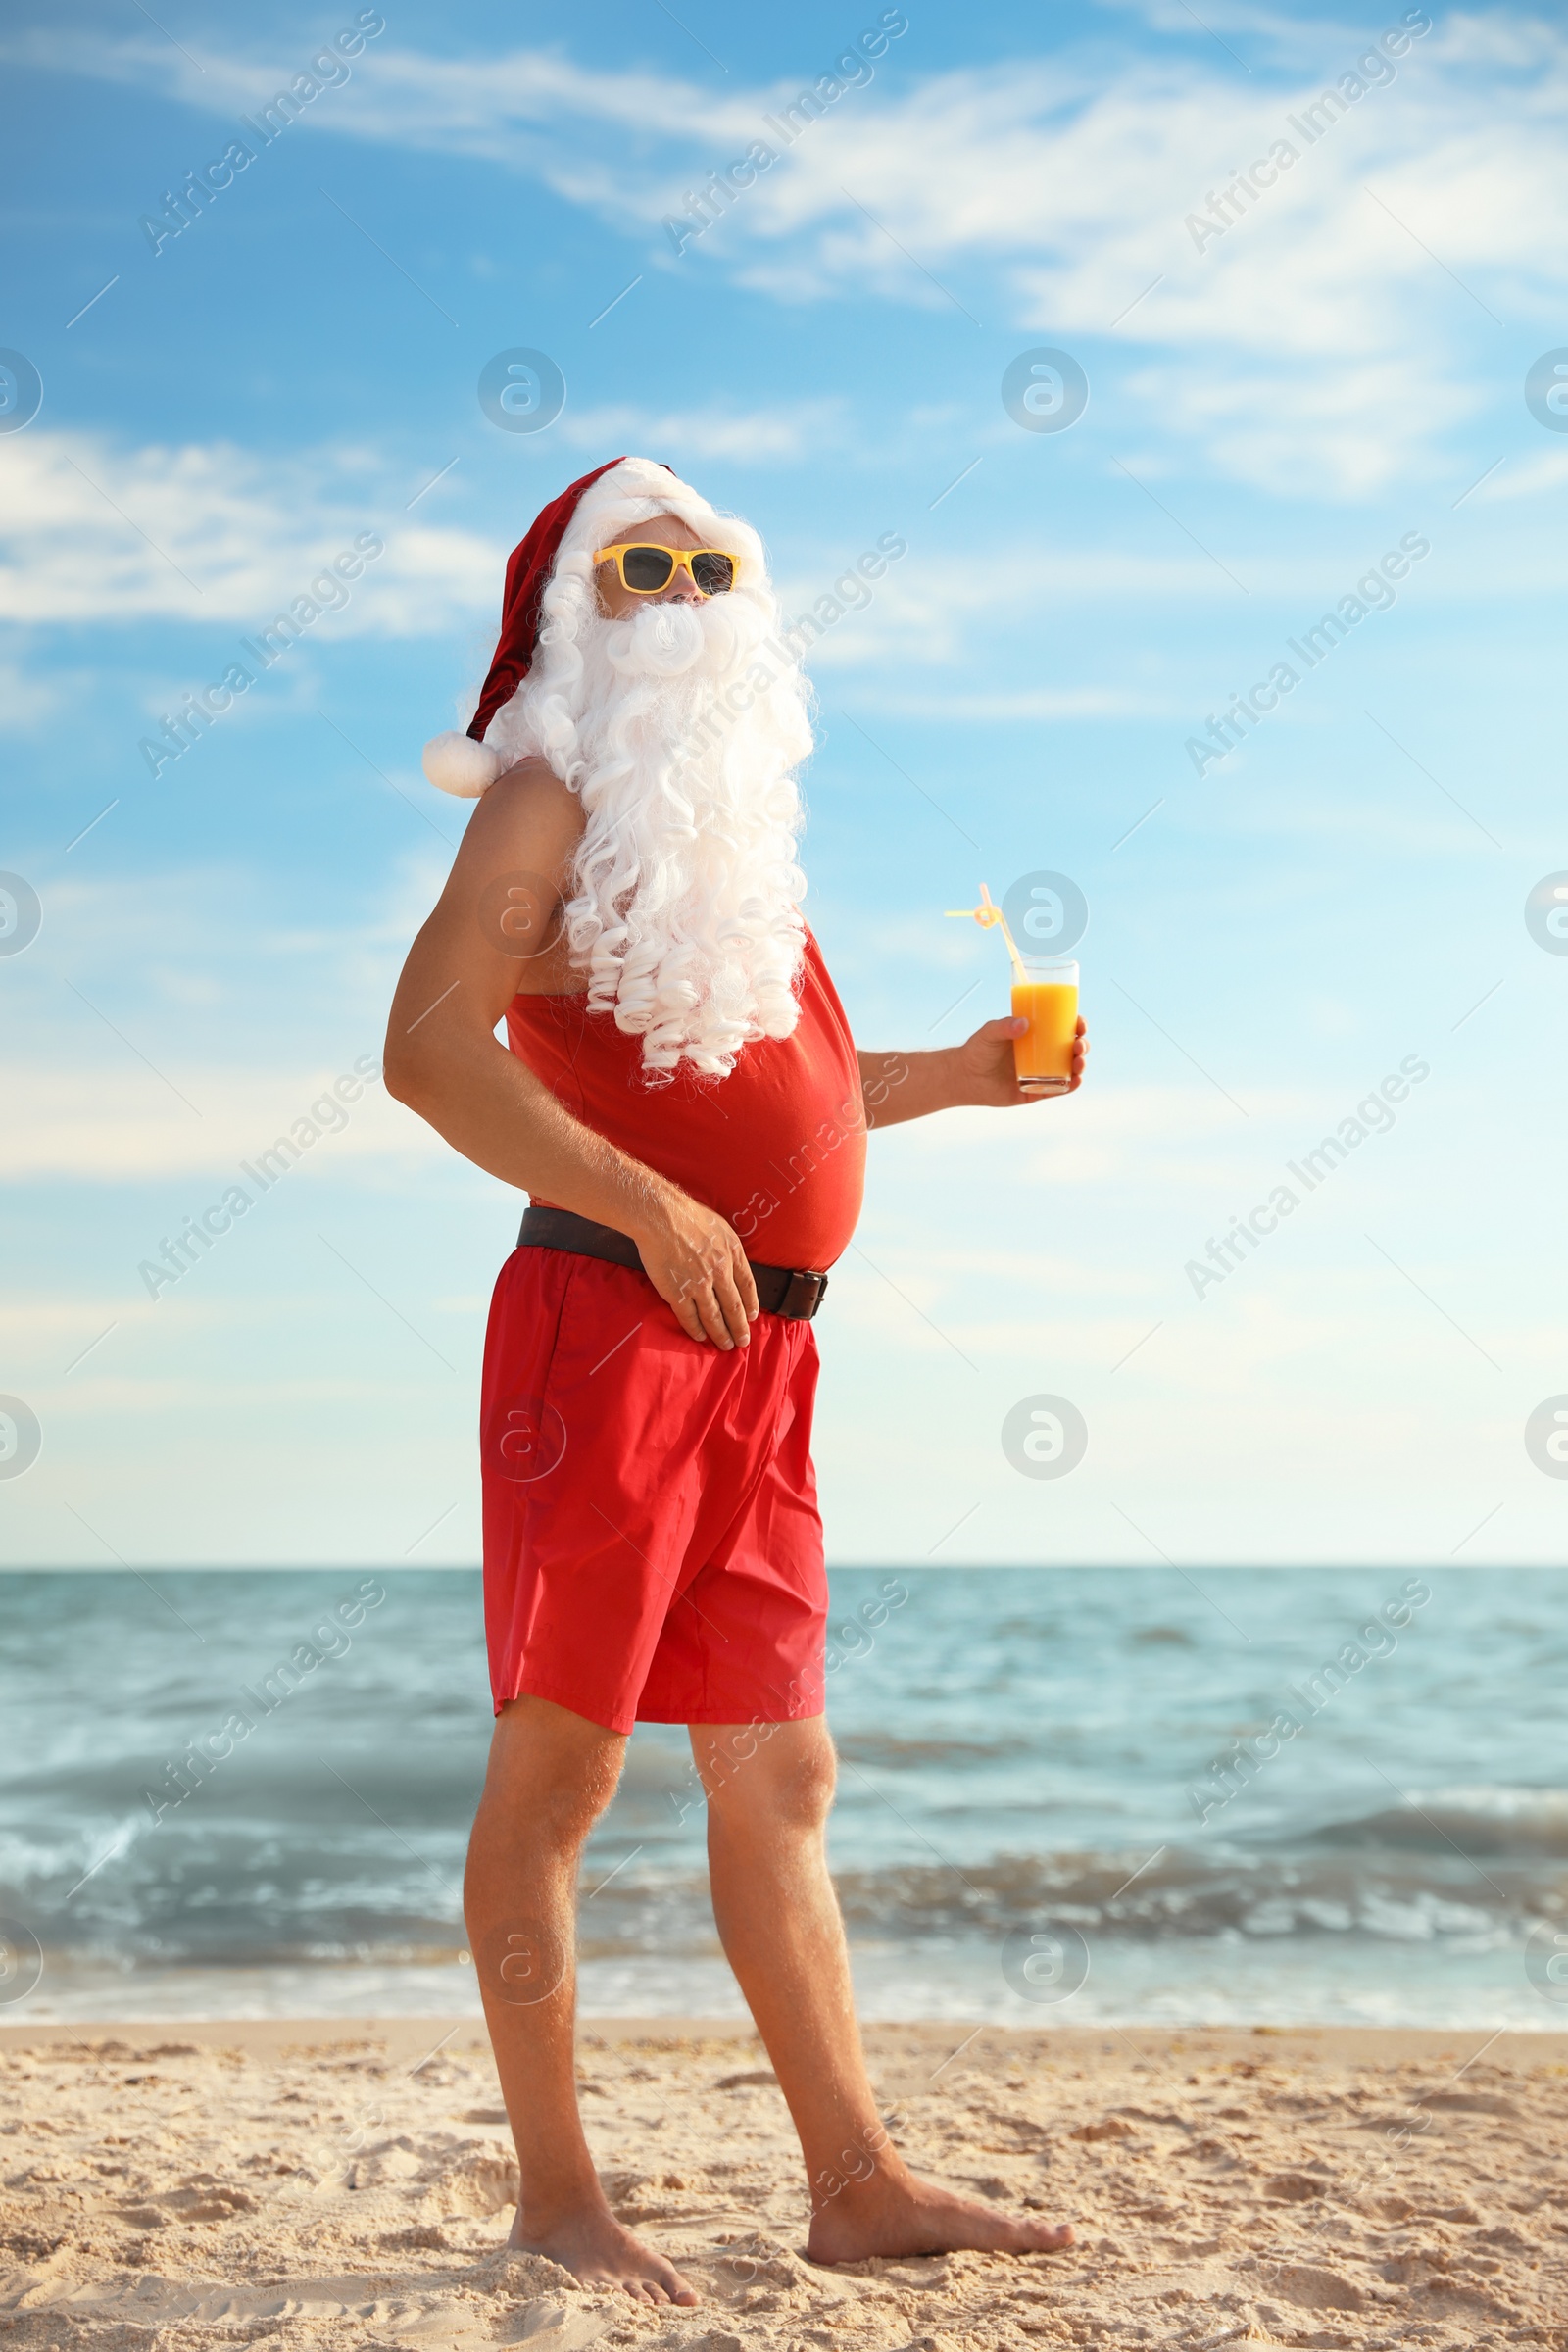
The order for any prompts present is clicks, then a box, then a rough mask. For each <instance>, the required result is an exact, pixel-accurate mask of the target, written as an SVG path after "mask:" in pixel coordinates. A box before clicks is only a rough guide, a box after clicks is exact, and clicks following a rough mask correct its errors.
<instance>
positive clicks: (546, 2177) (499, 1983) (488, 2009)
mask: <svg viewBox="0 0 1568 2352" xmlns="http://www.w3.org/2000/svg"><path fill="white" fill-rule="evenodd" d="M625 1748H626V1742H625V1740H623V1739H622V1738H621V1737H620V1735H619V1734H618V1733H615V1732H607V1731H605V1730H603V1729H602V1728H601V1726H600V1725H598V1724H597V1723H589V1722H587V1721H586V1720H585V1719H584V1718H583V1717H582V1716H581V1715H573V1714H572V1713H571V1712H570V1711H569V1709H567V1708H565V1707H558V1706H555V1705H553V1704H552V1703H551V1701H550V1700H549V1699H546V1698H518V1699H514V1700H513V1701H512V1702H511V1704H510V1705H508V1706H507V1707H505V1708H503V1710H502V1713H501V1717H500V1720H499V1721H498V1723H497V1725H496V1732H495V1739H494V1741H493V1743H492V1745H491V1749H490V1763H489V1769H488V1771H487V1773H486V1775H485V1784H484V1794H483V1796H482V1797H481V1798H480V1800H479V1810H478V1813H477V1815H476V1817H475V1820H474V1824H473V1836H472V1838H471V1840H470V1842H469V1846H468V1868H467V1876H466V1881H465V1884H464V1910H465V1913H466V1918H467V1923H468V1940H469V1944H470V1947H471V1949H472V1952H473V1960H474V1966H475V1968H476V1969H477V1971H478V1976H479V1989H480V1991H481V1993H482V1995H483V1998H484V2011H485V2017H486V2020H487V2021H488V2024H489V2027H490V2039H491V2042H492V2044H493V2046H494V2049H495V2054H496V2065H497V2067H498V2069H499V2070H500V2075H501V2088H502V2093H503V2095H504V2097H505V2099H506V2102H507V2113H508V2115H509V2116H510V2117H511V2119H512V2131H513V2136H514V2138H515V2141H516V2143H517V2165H518V2170H519V2172H520V2173H521V2176H522V2192H521V2197H520V2200H519V2202H518V2205H517V2218H516V2221H515V2225H514V2227H513V2231H512V2243H513V2245H515V2246H518V2247H521V2248H522V2249H523V2250H524V2251H525V2252H527V2253H531V2254H548V2255H549V2256H550V2257H551V2259H552V2260H553V2261H555V2262H559V2263H561V2264H563V2265H564V2268H565V2269H566V2270H568V2271H573V2272H575V2273H576V2275H577V2277H578V2278H581V2279H582V2280H583V2281H584V2282H585V2283H586V2284H591V2285H596V2286H597V2285H618V2286H623V2287H625V2289H626V2291H627V2292H628V2294H631V2295H633V2296H635V2297H637V2298H639V2299H640V2300H643V2301H646V2302H650V2303H695V2302H696V2301H697V2296H696V2294H695V2293H694V2292H693V2290H692V2288H691V2287H690V2286H689V2285H688V2284H687V2282H686V2280H685V2279H684V2278H682V2277H681V2276H680V2273H679V2272H678V2271H676V2270H674V2269H673V2268H672V2267H671V2266H670V2264H669V2263H667V2262H665V2261H663V2260H662V2257H661V2256H659V2255H657V2254H654V2253H651V2252H650V2251H649V2249H648V2248H647V2247H646V2246H644V2245H641V2244H639V2242H638V2241H637V2239H636V2238H634V2237H633V2236H632V2235H631V2232H630V2231H629V2230H627V2229H622V2228H621V2226H620V2224H619V2223H618V2222H617V2221H616V2220H615V2218H614V2216H613V2214H612V2212H611V2210H610V2207H609V2205H608V2204H607V2203H606V2201H605V2195H604V2191H603V2189H602V2188H601V2187H600V2185H599V2178H598V2175H597V2174H596V2173H595V2171H594V2166H593V2159H592V2157H591V2156H590V2155H589V2152H588V2143H587V2141H586V2139H585V2138H584V2137H583V2130H582V2119H581V2117H580V2116H579V2114H578V2111H577V2085H576V2070H575V2066H574V2050H573V2039H574V2035H573V2028H574V2023H575V2014H576V1973H575V1967H574V1952H575V1940H576V1937H575V1928H576V1900H577V1871H578V1865H579V1861H580V1858H581V1854H582V1848H583V1843H584V1841H585V1839H586V1838H587V1836H588V1833H589V1831H590V1830H591V1829H592V1828H593V1825H594V1823H595V1821H596V1820H597V1819H598V1818H599V1815H600V1814H601V1813H602V1812H603V1811H604V1809H605V1807H606V1806H607V1805H608V1804H609V1802H610V1800H611V1798H612V1796H613V1794H614V1792H615V1783H616V1781H617V1780H618V1779H619V1777H620V1766H621V1759H622V1757H623V1755H624V1754H625Z"/></svg>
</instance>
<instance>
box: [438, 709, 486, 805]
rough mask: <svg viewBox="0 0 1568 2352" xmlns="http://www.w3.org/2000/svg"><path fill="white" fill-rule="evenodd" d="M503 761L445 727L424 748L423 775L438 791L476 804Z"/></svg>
mask: <svg viewBox="0 0 1568 2352" xmlns="http://www.w3.org/2000/svg"><path fill="white" fill-rule="evenodd" d="M504 764H505V762H504V761H503V760H502V757H501V754H500V753H499V752H493V751H492V750H491V749H490V746H489V745H488V744H487V743H475V742H474V740H473V738H472V736H471V735H459V734H458V733H457V732H456V731H455V730H454V729H452V728H450V727H449V728H448V730H447V732H446V733H445V734H444V735H433V736H432V737H431V739H430V741H429V742H428V743H427V744H426V745H425V747H424V772H425V774H426V776H427V777H428V778H429V780H430V782H431V783H432V784H433V785H434V786H435V788H436V790H437V791H438V792H450V793H451V794H452V795H453V796H454V798H455V799H457V800H460V801H476V800H477V799H478V798H479V795H480V793H481V792H484V791H485V790H486V789H487V788H488V787H489V786H490V785H492V784H493V783H494V782H495V780H496V778H497V776H499V775H500V773H501V770H502V767H503V765H504Z"/></svg>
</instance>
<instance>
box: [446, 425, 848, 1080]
mask: <svg viewBox="0 0 1568 2352" xmlns="http://www.w3.org/2000/svg"><path fill="white" fill-rule="evenodd" d="M656 515H675V516H677V517H678V518H679V520H680V521H682V522H684V523H685V524H686V525H687V526H688V528H689V529H690V530H692V531H693V532H694V533H695V534H696V536H697V538H698V539H699V541H700V542H701V543H702V544H703V545H704V546H708V547H717V548H722V549H725V550H726V551H728V552H729V553H730V554H732V555H733V556H734V557H735V558H736V579H735V585H734V587H733V588H732V589H731V590H730V591H729V592H728V593H727V594H726V595H722V596H716V597H712V598H711V599H710V600H709V601H708V602H707V603H705V604H702V605H690V604H685V605H682V604H659V603H654V602H650V603H649V604H647V605H646V606H644V607H642V608H641V609H640V610H639V611H637V612H635V613H632V614H631V615H630V616H629V617H627V618H626V619H623V620H610V619H607V618H606V616H605V614H604V613H602V611H601V610H600V606H599V599H598V593H597V590H596V587H595V583H594V564H593V558H594V556H595V554H596V553H597V551H598V550H599V549H600V548H603V547H610V546H613V544H615V543H616V542H617V541H619V540H623V539H625V538H626V537H627V536H629V535H632V534H634V533H635V532H636V530H637V528H638V526H639V525H640V524H643V523H648V522H651V521H652V520H653V519H654V517H655V516H656ZM778 632H779V612H778V606H777V603H776V601H775V599H774V596H773V592H772V588H771V585H770V583H769V581H768V576H767V559H766V556H765V554H764V552H763V548H762V543H761V541H760V538H759V537H758V535H757V533H756V532H755V531H754V530H753V529H752V528H751V527H750V525H749V524H747V523H744V522H742V521H741V520H739V518H738V517H737V516H735V515H719V514H717V513H716V512H715V511H714V509H713V508H712V507H711V506H710V505H709V504H708V502H707V500H706V499H704V498H702V497H700V496H699V495H698V493H697V492H696V491H695V490H693V489H692V488H691V487H690V486H689V485H688V484H687V483H685V482H682V481H680V480H678V479H677V478H676V477H675V476H674V475H673V474H671V473H670V472H668V471H667V469H666V468H665V467H663V466H657V465H654V464H653V463H651V462H650V461H649V460H648V459H646V458H625V459H623V460H622V461H621V463H620V464H619V465H618V466H613V468H612V470H611V471H610V472H609V473H607V474H605V475H603V476H602V477H601V479H600V480H599V481H597V482H596V483H595V484H594V485H593V487H592V488H591V489H590V490H589V491H587V492H586V493H585V495H584V497H583V499H582V502H581V504H580V505H579V506H578V508H577V511H576V513H575V515H573V516H572V519H571V522H570V524H569V526H568V528H567V530H566V532H565V535H564V538H563V540H562V543H561V549H560V553H559V554H558V556H557V559H556V564H555V567H554V569H553V571H552V573H551V576H550V580H549V583H548V585H547V586H546V588H545V591H544V594H543V597H542V599H541V627H540V631H539V646H538V651H537V653H536V655H535V659H534V663H533V667H532V669H531V670H530V672H529V674H528V676H527V677H526V678H525V679H524V680H523V682H522V684H521V685H520V686H519V687H518V689H517V691H516V693H515V695H514V696H513V698H512V700H511V701H510V702H509V703H507V704H506V705H504V706H503V708H502V709H501V710H500V711H498V712H497V713H496V716H495V718H494V719H493V720H492V721H491V724H490V726H489V728H488V730H487V733H486V738H485V742H486V747H487V749H490V750H492V751H495V752H498V753H500V754H501V755H502V758H503V760H504V761H505V762H506V763H507V764H511V763H512V762H513V761H515V760H518V759H520V758H522V757H523V756H524V755H525V754H527V753H538V754H540V755H541V756H542V757H543V758H544V759H546V760H548V761H549V762H550V764H551V766H552V767H553V768H554V770H555V772H556V774H557V775H558V776H560V777H561V778H562V780H563V782H564V783H565V784H566V785H567V786H569V788H570V789H571V790H572V791H573V792H575V793H576V794H577V795H578V797H579V799H580V800H581V802H582V806H583V811H584V815H585V818H586V824H585V828H584V832H583V835H582V839H581V841H580V842H579V844H578V847H577V851H576V857H575V862H574V869H573V880H574V884H575V889H574V893H573V896H572V897H571V899H570V901H569V902H568V904H567V907H566V915H565V919H566V937H567V940H568V943H569V947H570V951H571V956H572V960H573V962H574V963H575V964H577V965H578V966H579V967H580V968H582V969H584V970H585V971H586V973H587V976H588V1003H589V1007H590V1009H591V1010H593V1011H597V1012H613V1014H614V1017H615V1020H616V1022H617V1024H618V1026H619V1027H620V1028H621V1029H623V1030H626V1031H628V1032H630V1033H632V1034H636V1035H640V1036H641V1037H642V1039H643V1065H644V1068H645V1069H646V1070H647V1071H649V1072H651V1073H652V1072H662V1073H669V1072H672V1071H673V1070H674V1069H675V1068H676V1067H677V1066H678V1064H680V1063H681V1062H682V1061H685V1062H689V1063H690V1064H691V1065H692V1066H693V1067H694V1068H695V1069H697V1070H699V1071H702V1072H704V1073H706V1074H709V1075H711V1076H714V1077H723V1076H725V1075H727V1074H728V1072H729V1071H730V1070H731V1069H732V1068H733V1067H734V1063H735V1056H736V1054H737V1053H738V1052H739V1051H740V1049H741V1048H742V1047H743V1046H744V1045H746V1044H747V1043H748V1042H749V1041H751V1040H752V1039H755V1038H762V1037H787V1036H788V1035H789V1034H790V1032H791V1031H792V1030H793V1028H794V1027H795V1024H796V1021H797V1020H798V1018H799V1014H800V1007H799V1004H798V1002H797V998H796V993H795V983H796V980H797V978H798V976H799V973H800V969H801V964H802V959H803V956H804V949H805V924H804V921H803V918H802V915H801V910H800V903H801V900H802V899H803V897H804V896H805V891H806V881H805V876H804V875H803V874H802V872H801V870H800V867H799V864H798V863H797V844H798V840H799V835H800V830H801V825H802V821H803V811H802V808H801V800H800V794H799V790H798V788H797V784H796V780H795V770H796V769H797V768H798V767H799V766H800V764H801V763H802V761H803V760H805V759H806V758H807V756H808V754H809V751H810V749H811V730H810V723H809V689H808V687H807V683H806V680H805V678H804V676H803V674H802V671H801V668H800V662H799V658H798V656H797V655H795V654H794V653H793V652H791V651H790V649H789V648H788V647H787V646H785V645H784V644H783V643H782V642H781V641H780V638H779V633H778Z"/></svg>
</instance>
